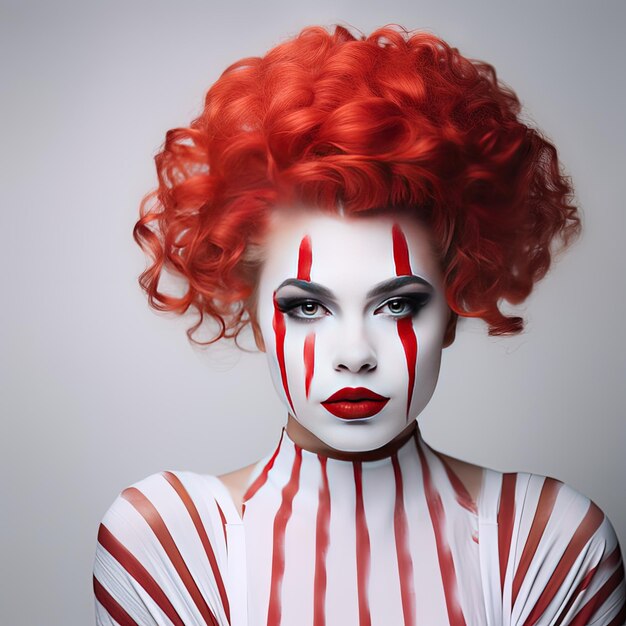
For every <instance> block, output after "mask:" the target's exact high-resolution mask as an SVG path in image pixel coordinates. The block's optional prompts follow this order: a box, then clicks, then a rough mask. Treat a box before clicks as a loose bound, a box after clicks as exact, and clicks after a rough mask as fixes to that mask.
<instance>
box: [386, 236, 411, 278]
mask: <svg viewBox="0 0 626 626" xmlns="http://www.w3.org/2000/svg"><path fill="white" fill-rule="evenodd" d="M391 236H392V238H393V260H394V263H395V264H396V275H397V276H411V274H413V272H412V271H411V262H410V261H409V246H408V245H407V243H406V237H405V236H404V233H403V232H402V229H401V228H400V226H398V224H394V225H393V227H392V228H391Z"/></svg>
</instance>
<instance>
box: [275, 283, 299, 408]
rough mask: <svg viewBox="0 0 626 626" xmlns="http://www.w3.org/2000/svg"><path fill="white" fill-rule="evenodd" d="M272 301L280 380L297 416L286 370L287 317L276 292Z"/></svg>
mask: <svg viewBox="0 0 626 626" xmlns="http://www.w3.org/2000/svg"><path fill="white" fill-rule="evenodd" d="M272 300H273V302H274V319H273V320H272V328H273V329H274V335H275V337H276V358H277V359H278V367H279V368H280V378H281V380H282V383H283V389H284V390H285V394H286V396H287V402H289V406H290V407H291V412H292V413H293V414H294V416H295V411H294V410H293V402H292V401H291V394H290V393H289V384H288V382H287V369H286V368H285V316H284V315H283V313H282V311H281V310H280V309H279V308H278V303H277V302H276V292H274V295H273V296H272Z"/></svg>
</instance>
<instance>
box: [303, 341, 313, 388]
mask: <svg viewBox="0 0 626 626" xmlns="http://www.w3.org/2000/svg"><path fill="white" fill-rule="evenodd" d="M314 369H315V333H309V334H308V335H307V336H306V339H305V340H304V391H305V393H306V398H307V400H308V399H309V388H310V387H311V380H312V379H313V371H314Z"/></svg>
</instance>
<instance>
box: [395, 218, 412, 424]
mask: <svg viewBox="0 0 626 626" xmlns="http://www.w3.org/2000/svg"><path fill="white" fill-rule="evenodd" d="M391 238H392V240H393V261H394V263H395V266H396V275H397V276H411V275H412V274H413V272H412V271H411V261H410V259H409V246H408V245H407V242H406V237H405V236H404V233H403V232H402V229H401V228H400V226H399V225H398V224H394V225H393V227H392V228H391ZM397 328H398V336H399V337H400V341H401V342H402V348H403V349H404V356H405V357H406V369H407V373H408V376H409V382H408V385H407V394H406V395H407V400H406V419H407V422H408V420H409V409H410V408H411V399H412V398H413V388H414V387H415V366H416V364H417V337H416V336H415V330H414V329H413V320H412V319H411V318H410V317H403V318H401V319H399V320H398V326H397Z"/></svg>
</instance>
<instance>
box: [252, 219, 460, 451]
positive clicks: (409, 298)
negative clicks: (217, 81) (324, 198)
mask: <svg viewBox="0 0 626 626" xmlns="http://www.w3.org/2000/svg"><path fill="white" fill-rule="evenodd" d="M394 225H395V231H396V239H395V244H394V238H393V236H392V229H394ZM399 233H400V235H399V237H400V239H402V240H404V241H406V248H405V250H406V249H408V262H409V264H410V275H409V272H408V271H407V270H406V269H404V270H403V271H401V270H399V269H398V268H399V267H400V266H398V265H397V262H398V255H400V257H402V254H401V253H402V250H401V249H400V248H401V247H402V246H400V248H399V246H398V234H399ZM307 237H308V242H310V250H311V263H310V273H309V275H308V276H304V278H305V280H303V282H302V283H299V286H298V285H294V284H288V285H284V282H285V281H286V280H289V279H291V280H292V281H293V279H298V278H301V279H302V275H300V276H299V274H298V271H299V269H298V268H299V267H302V265H300V266H299V259H300V257H301V256H302V252H301V245H302V242H303V239H305V238H307ZM305 245H306V244H305ZM394 245H395V248H394ZM263 248H264V253H265V255H264V257H265V258H264V262H263V266H262V269H261V274H260V282H259V286H258V292H257V298H258V300H257V306H256V321H255V324H254V326H255V336H256V338H257V343H258V344H259V347H261V348H262V349H264V350H265V352H266V354H267V358H268V362H269V367H270V372H271V376H272V380H273V383H274V386H275V388H276V391H277V392H278V394H279V396H280V398H281V400H282V401H283V403H284V404H285V407H286V408H287V411H288V413H289V420H288V432H289V434H290V436H291V437H292V438H293V439H294V441H296V443H301V442H300V441H298V439H300V440H301V441H302V442H304V441H306V442H308V443H309V445H303V447H306V448H308V449H311V447H313V448H317V450H316V451H320V450H324V449H327V448H330V449H333V450H336V451H345V452H355V453H358V452H366V451H373V450H376V449H378V448H381V447H382V446H385V444H388V443H389V442H391V441H392V440H394V439H396V438H398V437H400V436H402V434H403V433H404V432H406V431H408V430H411V429H412V426H413V421H414V420H415V419H416V418H417V416H418V415H419V414H420V413H421V411H422V410H423V409H424V407H425V406H426V405H427V403H428V402H429V400H430V398H431V396H432V394H433V392H434V390H435V386H436V384H437V379H438V376H439V367H440V363H441V352H442V348H444V347H445V346H446V345H449V344H450V343H452V341H453V339H454V329H455V322H456V316H455V315H453V314H451V311H450V309H449V307H448V305H447V303H446V300H445V297H444V287H443V281H442V274H441V269H440V266H439V262H438V259H437V257H436V255H435V254H434V253H433V250H432V247H431V245H430V242H429V239H428V233H427V231H426V230H425V228H424V227H423V226H422V225H421V224H420V223H419V222H418V221H416V220H415V219H414V218H411V217H410V216H407V215H406V214H402V213H399V212H388V213H385V214H384V215H383V214H379V215H369V216H363V215H361V216H348V217H343V216H340V215H329V214H325V213H322V212H319V211H316V210H312V209H306V210H304V209H294V208H290V209H289V210H286V209H276V210H275V211H274V212H273V214H272V219H271V222H270V226H269V228H268V231H267V233H266V235H265V240H264V245H263ZM394 250H395V252H396V256H395V257H394ZM398 250H400V252H398ZM402 258H404V259H406V256H404V257H402ZM300 263H302V260H301V259H300ZM305 266H306V263H305ZM403 267H404V268H406V267H407V265H406V263H405V264H404V266H403ZM400 275H403V277H402V278H401V280H400V281H397V279H398V276H400ZM392 280H396V286H394V287H393V288H392V289H391V290H388V291H387V292H386V293H383V294H379V295H375V296H372V295H371V294H370V295H369V296H368V292H370V291H371V290H372V289H373V288H375V287H377V286H380V285H381V284H382V283H389V281H392ZM398 282H403V284H402V285H400V286H397V283H398ZM312 284H313V286H315V285H317V286H321V287H324V288H325V289H326V290H328V291H329V292H330V294H331V295H320V294H319V293H312V292H311V291H310V290H309V289H307V288H306V287H307V285H309V286H310V285H312ZM281 285H282V286H281ZM275 303H276V307H275ZM277 317H278V318H281V319H282V322H283V323H284V339H283V340H282V341H281V339H280V335H281V332H280V325H281V321H280V320H278V327H279V328H278V330H277V319H276V318H277ZM407 318H408V319H407ZM402 319H404V320H405V321H404V322H402V321H401V320H402ZM399 326H401V327H402V330H400V328H399ZM402 333H404V335H403V336H404V337H405V338H406V336H407V333H408V334H409V335H410V334H411V333H412V334H413V337H414V339H411V337H409V338H408V339H407V340H406V341H405V342H404V343H403V341H402V339H401V336H400V335H401V334H402ZM312 334H314V335H315V339H314V348H313V350H309V354H311V352H313V353H314V368H313V374H312V376H311V377H310V383H309V394H308V397H307V394H306V388H305V387H306V385H305V379H306V366H305V358H304V356H303V355H304V351H305V340H306V338H307V336H310V335H312ZM407 342H408V344H409V345H410V344H411V343H412V342H413V345H415V344H416V345H417V353H416V359H414V363H415V365H414V367H411V366H410V364H412V363H413V360H412V359H411V357H410V356H407V348H406V345H407ZM281 343H282V346H283V351H284V357H283V358H284V372H281V365H280V356H279V355H280V352H281V347H280V344H281ZM310 344H311V339H309V346H310ZM408 354H409V355H410V354H411V351H410V348H409V352H408ZM309 369H310V367H309ZM411 370H412V374H413V376H412V377H413V379H414V380H413V385H411V382H412V381H411V378H412V377H411V375H410V372H411ZM283 378H286V381H284V380H283ZM285 383H286V384H285ZM346 387H348V388H356V387H365V388H367V389H369V390H371V391H373V392H375V393H376V394H379V395H381V396H384V397H387V398H389V400H388V402H387V403H386V404H385V405H384V406H383V408H382V409H381V410H380V411H379V412H378V413H376V414H375V415H372V416H370V417H366V418H361V419H342V418H340V417H337V416H335V415H333V414H332V413H331V412H330V411H328V410H327V409H326V408H325V407H324V406H323V405H322V404H321V403H322V402H323V401H325V400H326V399H327V398H329V396H331V395H332V394H334V393H336V392H337V391H339V390H340V389H344V388H346ZM288 394H289V396H288ZM409 395H410V398H411V400H410V404H409V406H408V410H407V404H408V401H409ZM289 397H290V398H291V402H290V401H289ZM311 442H315V444H314V445H311Z"/></svg>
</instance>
